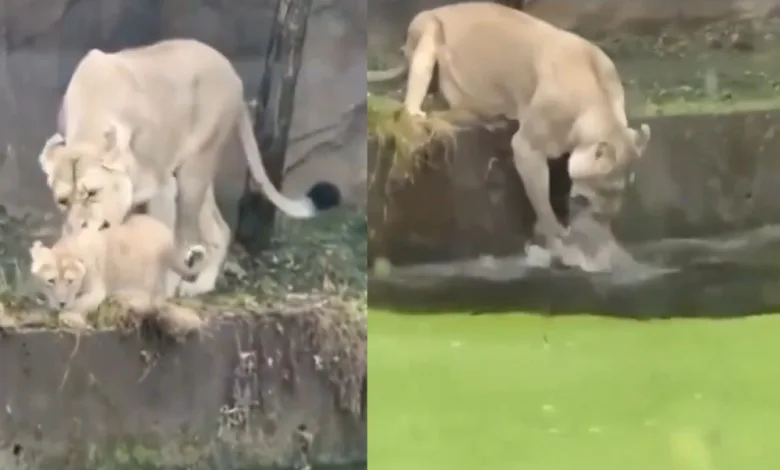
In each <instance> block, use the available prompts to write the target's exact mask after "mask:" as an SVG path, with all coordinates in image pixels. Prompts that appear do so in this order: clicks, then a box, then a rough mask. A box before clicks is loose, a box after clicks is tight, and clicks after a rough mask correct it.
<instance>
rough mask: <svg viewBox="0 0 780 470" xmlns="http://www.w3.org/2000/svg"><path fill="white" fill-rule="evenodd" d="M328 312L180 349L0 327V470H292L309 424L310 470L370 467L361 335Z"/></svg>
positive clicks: (211, 330)
mask: <svg viewBox="0 0 780 470" xmlns="http://www.w3.org/2000/svg"><path fill="white" fill-rule="evenodd" d="M326 313H327V314H328V315H330V316H329V317H328V318H327V319H325V318H324V317H323V312H322V306H321V305H319V306H318V307H316V308H315V307H312V306H308V307H307V306H300V307H299V308H294V309H288V311H286V312H284V313H280V312H266V313H264V314H263V315H262V316H254V317H252V316H249V317H245V316H235V315H231V316H225V317H223V318H222V319H215V320H212V321H211V322H210V324H209V326H208V327H207V328H206V329H205V330H204V331H203V332H202V334H201V335H200V337H198V338H192V339H190V340H188V341H187V342H185V343H183V344H177V343H172V342H167V341H165V340H162V339H160V338H155V337H154V336H150V335H149V334H143V335H141V334H139V333H138V332H132V333H125V334H123V333H119V332H113V331H104V332H93V333H83V332H82V333H81V335H80V336H77V335H76V334H74V333H69V332H63V331H46V330H40V329H39V330H30V329H19V330H15V329H6V328H3V329H2V330H0V466H1V467H2V468H9V469H10V468H17V467H15V466H13V467H12V466H11V465H10V464H11V463H14V462H16V461H23V462H26V463H28V464H32V467H19V468H41V466H40V465H42V464H48V465H54V467H51V466H49V467H44V468H79V469H89V468H97V467H98V465H97V464H98V463H100V462H102V463H103V464H105V463H106V462H105V461H104V460H103V459H109V461H113V463H114V464H124V466H120V467H119V468H184V467H186V468H198V469H201V468H202V469H214V468H235V469H240V468H247V469H249V468H252V469H254V468H257V467H258V466H265V465H271V464H279V465H285V466H287V465H293V464H296V462H299V461H300V458H301V455H302V454H301V451H300V446H299V445H298V443H299V442H300V439H299V437H300V433H298V432H297V430H298V428H299V427H300V426H301V425H304V426H305V428H306V431H307V432H308V433H310V435H311V437H312V438H313V440H312V442H311V447H310V453H309V455H308V458H309V462H311V463H321V464H343V463H345V462H360V461H363V462H364V461H365V459H366V415H365V384H366V382H365V380H366V379H365V378H366V361H365V357H366V356H365V354H366V349H365V348H366V327H365V322H364V321H363V322H361V321H360V320H359V319H356V318H355V317H352V316H350V313H348V312H346V311H344V310H343V309H341V310H339V309H338V308H335V309H334V310H332V311H331V312H326ZM325 323H327V325H326V324H325ZM334 329H340V330H339V331H334ZM226 463H231V464H232V465H231V466H225V464H226ZM143 465H148V466H145V467H144V466H143ZM101 468H102V467H101ZM112 468H113V467H112Z"/></svg>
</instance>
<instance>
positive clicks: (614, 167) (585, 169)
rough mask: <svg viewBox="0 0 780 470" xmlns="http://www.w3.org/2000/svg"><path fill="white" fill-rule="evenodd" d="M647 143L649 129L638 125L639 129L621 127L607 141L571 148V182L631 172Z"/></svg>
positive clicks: (646, 126)
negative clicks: (618, 172)
mask: <svg viewBox="0 0 780 470" xmlns="http://www.w3.org/2000/svg"><path fill="white" fill-rule="evenodd" d="M649 142H650V126H649V125H647V124H642V125H641V126H640V128H639V130H636V129H631V128H630V127H623V128H620V129H619V130H617V131H616V132H613V133H612V134H611V135H610V136H609V138H607V139H605V140H603V141H600V142H597V143H595V144H592V145H584V146H580V147H577V148H575V149H574V151H573V152H572V153H571V157H570V158H569V175H570V176H571V178H572V180H583V179H585V180H587V179H592V178H603V177H606V176H609V175H612V174H614V173H615V172H616V171H626V172H628V173H630V172H631V170H632V166H633V163H634V162H636V161H637V160H639V158H641V157H642V155H643V154H644V153H645V150H646V149H647V144H648V143H649Z"/></svg>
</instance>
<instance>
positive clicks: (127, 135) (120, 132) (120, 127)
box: [103, 120, 133, 152]
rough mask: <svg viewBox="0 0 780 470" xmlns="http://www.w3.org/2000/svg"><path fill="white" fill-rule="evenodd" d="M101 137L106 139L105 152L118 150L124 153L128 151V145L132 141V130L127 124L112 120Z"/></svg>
mask: <svg viewBox="0 0 780 470" xmlns="http://www.w3.org/2000/svg"><path fill="white" fill-rule="evenodd" d="M103 136H104V137H105V139H106V142H105V145H106V146H105V150H107V151H110V150H119V151H120V152H125V151H129V150H130V144H131V143H132V140H133V130H132V129H131V128H130V126H128V125H127V124H125V123H123V122H121V121H119V120H113V121H111V124H110V125H109V126H108V128H107V129H106V131H105V133H104V134H103Z"/></svg>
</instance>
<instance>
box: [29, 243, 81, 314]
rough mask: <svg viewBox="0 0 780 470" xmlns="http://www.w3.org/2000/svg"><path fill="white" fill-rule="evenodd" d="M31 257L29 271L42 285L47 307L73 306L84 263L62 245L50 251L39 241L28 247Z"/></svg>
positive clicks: (60, 308) (64, 307) (58, 308)
mask: <svg viewBox="0 0 780 470" xmlns="http://www.w3.org/2000/svg"><path fill="white" fill-rule="evenodd" d="M30 258H31V266H30V272H31V273H32V275H33V277H34V278H35V279H36V280H37V281H39V282H40V284H41V285H42V287H43V288H42V293H43V294H44V295H45V297H46V300H47V302H48V304H49V307H51V308H52V309H56V310H63V309H67V308H68V307H69V306H70V305H72V304H73V301H74V300H76V298H77V297H78V296H79V295H80V293H81V292H82V291H83V288H84V280H85V278H86V274H87V267H86V264H85V263H84V260H82V259H80V258H79V257H78V256H76V255H75V254H74V253H72V252H70V251H69V250H68V249H67V247H65V246H57V245H55V246H54V247H52V248H49V247H46V246H44V244H43V243H42V242H41V241H39V240H36V241H35V242H33V244H32V246H31V247H30Z"/></svg>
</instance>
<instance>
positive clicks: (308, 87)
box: [0, 0, 365, 224]
mask: <svg viewBox="0 0 780 470" xmlns="http://www.w3.org/2000/svg"><path fill="white" fill-rule="evenodd" d="M5 3H6V7H5V9H4V10H0V16H2V17H1V18H0V21H2V23H3V24H6V25H9V26H8V30H7V32H6V35H5V37H4V38H2V39H3V43H2V46H3V47H2V51H1V52H0V153H1V154H3V159H4V162H3V164H2V166H0V205H3V206H5V207H7V208H8V210H9V211H10V212H12V213H13V214H14V215H21V214H20V213H32V214H33V215H35V216H36V217H37V218H39V219H41V220H40V221H39V222H47V221H49V220H51V219H53V218H56V216H55V215H54V205H53V201H51V197H50V195H48V194H47V192H46V191H44V190H43V188H44V187H45V182H44V180H43V175H42V173H41V172H40V170H39V169H38V167H37V158H36V157H37V154H38V152H39V151H40V148H41V146H42V143H43V142H44V140H45V139H46V138H47V137H48V136H49V135H50V134H51V133H52V132H53V131H54V128H55V120H56V114H57V110H58V108H59V102H60V98H61V96H62V93H63V92H64V90H65V87H66V86H67V83H68V80H69V78H70V75H71V73H72V71H73V69H74V68H75V66H76V63H77V62H78V60H80V58H81V57H82V56H83V54H84V53H86V52H87V51H88V50H89V49H91V48H94V47H98V48H102V49H107V50H118V49H121V48H125V47H131V46H137V45H142V44H148V43H151V42H154V41H155V40H157V39H158V38H165V37H194V38H196V39H200V40H203V41H205V42H207V43H209V44H211V45H213V46H216V47H217V48H218V49H219V50H221V51H222V52H223V53H225V54H226V55H228V57H230V58H231V59H232V60H233V61H234V63H235V64H236V66H237V69H238V70H239V72H240V73H241V75H242V77H243V78H244V80H245V83H246V87H247V93H248V94H249V95H250V96H251V95H254V93H255V90H256V89H257V86H258V84H259V81H260V77H261V74H262V60H263V55H264V53H265V48H266V44H267V41H268V31H269V28H270V25H271V23H272V20H273V12H274V8H275V4H276V2H275V1H274V0H263V1H258V2H254V1H253V2H246V1H239V2H217V3H214V2H202V1H198V2H192V1H183V0H166V1H165V2H158V1H154V0H134V1H128V0H99V1H98V0H75V1H68V0H52V1H47V2H42V1H34V2H5ZM363 3H364V2H361V1H360V0H349V1H346V2H332V1H325V0H321V1H317V2H315V5H314V8H313V13H312V17H311V20H310V25H309V27H308V38H307V42H306V46H305V50H304V65H303V67H302V70H301V74H300V80H299V84H298V87H297V93H296V108H295V109H296V112H295V115H294V117H293V124H292V129H291V136H290V137H291V139H292V140H294V141H296V142H295V144H294V145H291V146H290V148H289V154H288V158H287V162H286V164H287V165H288V166H290V165H296V167H295V170H291V171H289V173H288V175H287V180H286V181H285V188H284V189H285V192H286V193H288V194H290V193H293V194H292V195H295V193H296V192H298V191H303V190H302V189H300V188H305V187H307V186H308V184H310V183H309V181H311V182H313V181H314V180H316V179H318V176H321V175H318V174H316V173H318V172H321V170H322V165H321V164H320V165H313V164H312V163H311V162H313V161H315V160H316V159H318V158H323V159H324V160H328V161H336V160H338V161H339V162H341V161H345V162H349V163H350V164H352V165H350V167H352V166H354V165H359V164H360V162H365V147H364V146H363V148H362V149H361V148H360V144H359V142H360V139H361V138H362V139H365V133H363V134H362V135H358V134H357V133H358V132H359V129H354V126H350V125H349V123H350V122H351V121H352V120H353V119H354V114H356V113H357V114H359V108H360V105H361V103H362V102H363V101H364V100H365V78H364V75H363V74H364V71H365V26H364V21H365V20H364V19H363V18H365V16H364V15H365V5H363ZM356 109H357V110H358V111H356ZM305 135H308V136H309V137H307V138H303V139H301V138H300V137H301V136H305ZM356 142H358V143H357V144H356ZM326 144H330V147H327V145H326ZM323 146H325V147H326V148H325V149H324V150H320V151H316V150H313V149H315V148H317V147H319V148H320V149H323ZM333 148H338V149H339V150H341V152H338V151H334V150H333ZM225 161H226V168H225V169H224V171H223V172H222V174H221V175H220V176H219V179H218V183H217V195H218V199H219V202H220V205H221V207H222V208H223V211H224V212H225V216H226V219H227V220H228V222H229V223H231V224H233V223H234V222H235V216H236V213H235V212H236V210H235V205H236V204H235V201H237V200H238V197H239V196H240V193H241V190H242V187H243V185H242V184H240V185H239V184H235V183H236V181H242V182H243V174H244V170H245V168H246V167H245V163H244V162H243V155H242V154H241V153H240V152H239V146H238V145H233V146H232V148H231V149H230V151H229V152H228V155H227V156H226V157H225ZM363 164H365V163H363ZM343 166H344V164H342V165H341V166H338V165H331V166H330V167H335V168H337V169H338V168H342V167H343ZM325 176H326V177H328V176H330V175H327V174H326V175H325ZM331 179H334V180H336V181H335V182H336V183H338V184H339V185H341V186H344V187H346V188H347V190H346V191H345V192H347V193H349V192H350V188H351V186H360V184H361V182H360V181H359V180H356V176H355V175H354V174H349V175H347V176H345V175H343V174H341V173H335V174H334V175H332V178H331ZM288 182H289V183H290V186H291V189H288V188H287V186H288V184H287V183H288ZM44 219H46V220H44Z"/></svg>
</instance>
